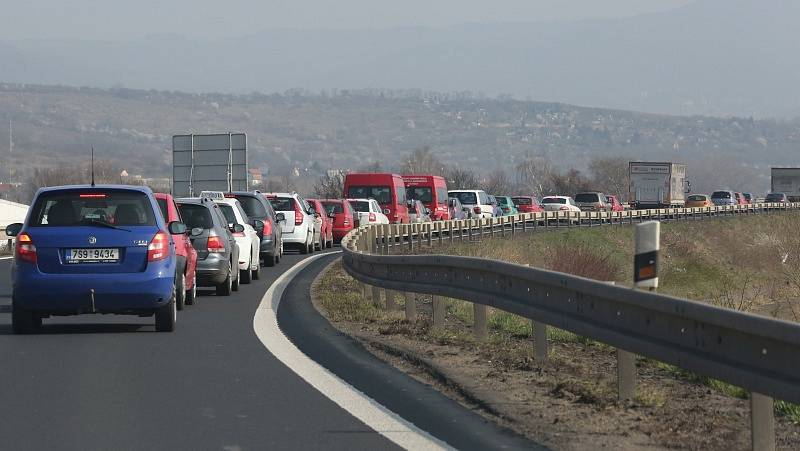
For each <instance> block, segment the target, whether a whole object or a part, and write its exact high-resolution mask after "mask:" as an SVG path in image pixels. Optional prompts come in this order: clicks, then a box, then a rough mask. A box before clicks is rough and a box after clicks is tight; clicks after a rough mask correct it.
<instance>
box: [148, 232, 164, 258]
mask: <svg viewBox="0 0 800 451" xmlns="http://www.w3.org/2000/svg"><path fill="white" fill-rule="evenodd" d="M168 256H169V235H167V234H166V232H158V233H156V234H155V236H154V237H153V239H152V240H150V244H149V245H148V246H147V261H148V262H157V261H159V260H164V259H165V258H167V257H168Z"/></svg>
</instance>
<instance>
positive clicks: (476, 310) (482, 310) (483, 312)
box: [472, 303, 488, 341]
mask: <svg viewBox="0 0 800 451" xmlns="http://www.w3.org/2000/svg"><path fill="white" fill-rule="evenodd" d="M472 313H473V322H472V331H473V333H475V339H476V340H480V341H483V340H485V339H486V336H487V335H488V328H487V321H486V320H487V318H486V317H487V316H488V315H487V314H488V308H487V307H486V306H485V305H481V304H475V303H473V304H472Z"/></svg>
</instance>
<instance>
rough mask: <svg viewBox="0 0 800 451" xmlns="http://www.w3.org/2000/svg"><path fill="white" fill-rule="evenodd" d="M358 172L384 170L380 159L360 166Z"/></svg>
mask: <svg viewBox="0 0 800 451" xmlns="http://www.w3.org/2000/svg"><path fill="white" fill-rule="evenodd" d="M356 172H383V166H381V162H380V161H373V162H371V163H367V164H365V165H363V166H361V167H359V168H358V170H357V171H356Z"/></svg>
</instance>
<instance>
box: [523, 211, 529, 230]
mask: <svg viewBox="0 0 800 451" xmlns="http://www.w3.org/2000/svg"><path fill="white" fill-rule="evenodd" d="M527 231H528V214H527V213H525V214H523V215H522V233H525V232H527Z"/></svg>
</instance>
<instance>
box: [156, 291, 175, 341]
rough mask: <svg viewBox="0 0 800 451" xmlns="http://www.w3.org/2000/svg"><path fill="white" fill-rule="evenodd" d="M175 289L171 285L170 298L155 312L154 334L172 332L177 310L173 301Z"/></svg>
mask: <svg viewBox="0 0 800 451" xmlns="http://www.w3.org/2000/svg"><path fill="white" fill-rule="evenodd" d="M176 292H177V287H176V286H175V285H172V297H171V298H170V300H169V302H167V304H166V305H164V306H163V307H161V308H159V309H158V310H156V314H155V317H156V332H172V331H174V330H175V322H176V321H177V319H178V308H177V302H176V300H175V298H176V297H177V296H176Z"/></svg>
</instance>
